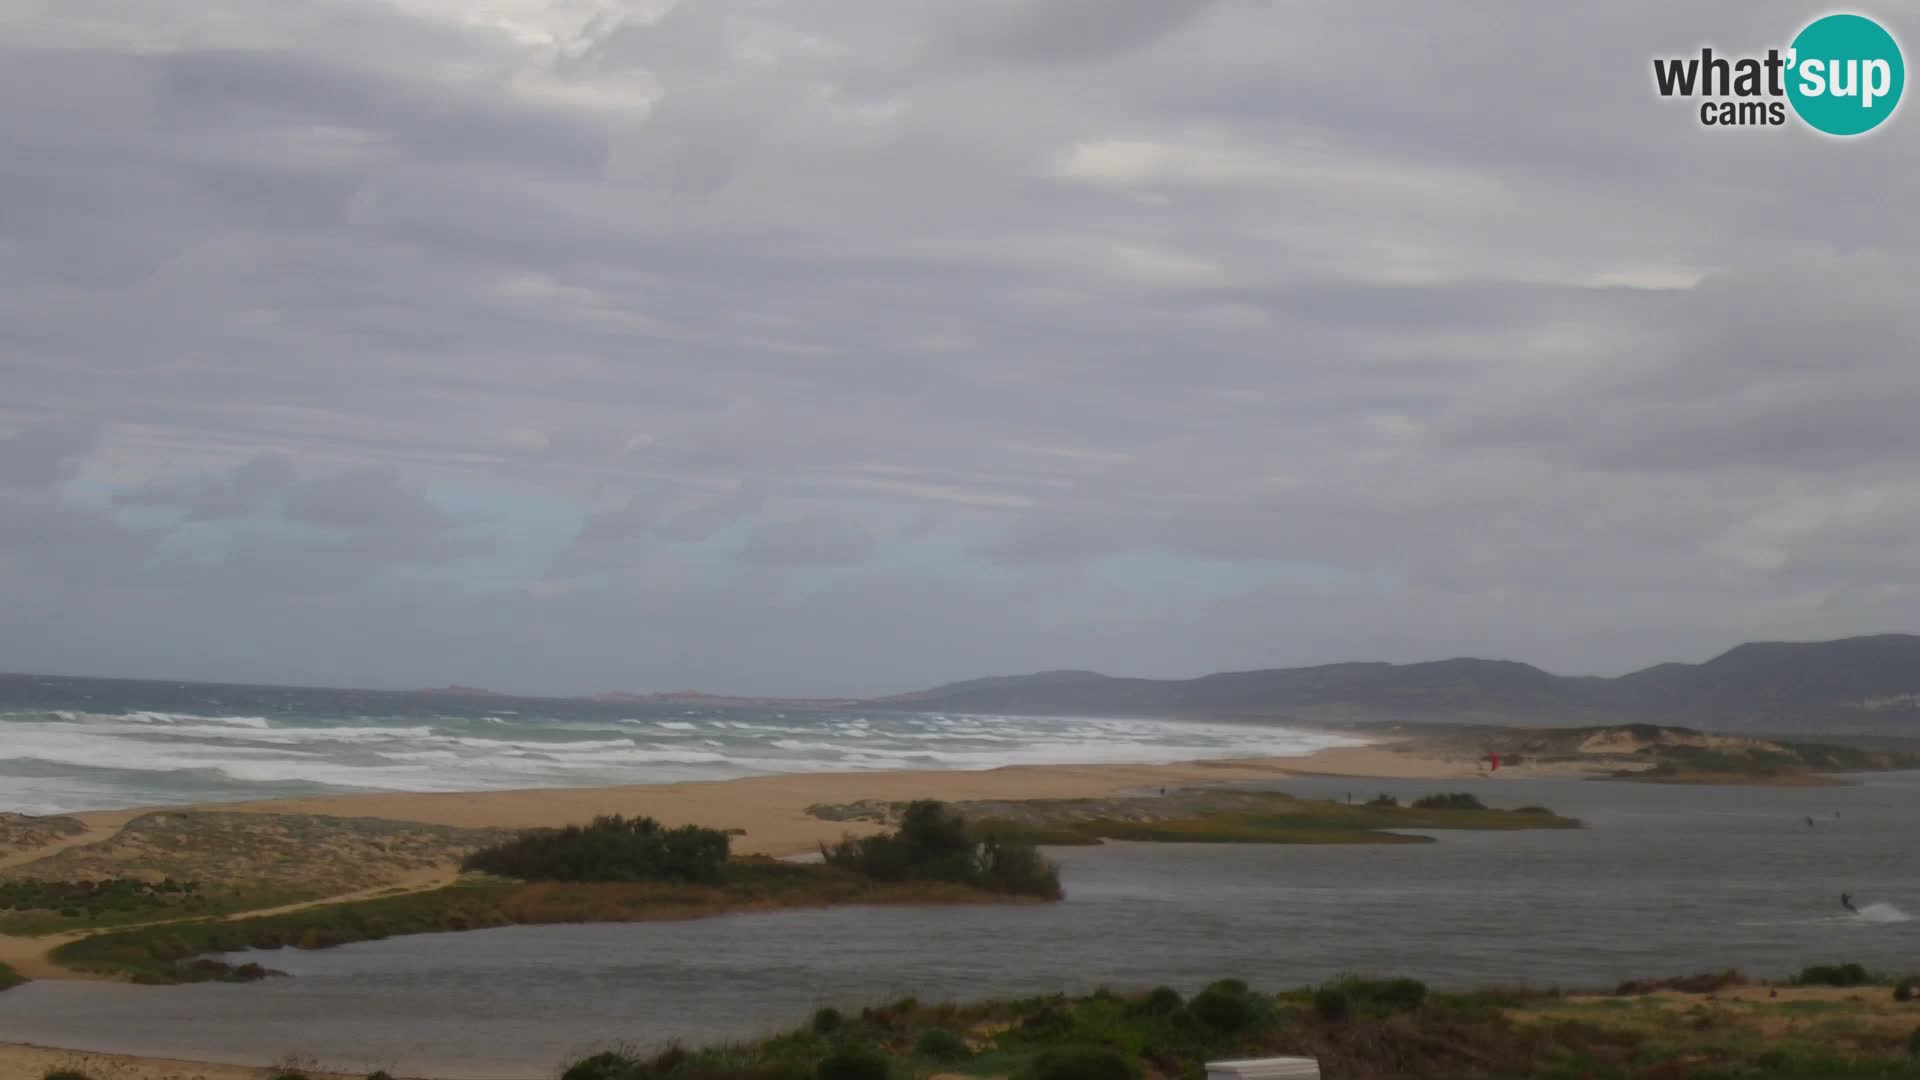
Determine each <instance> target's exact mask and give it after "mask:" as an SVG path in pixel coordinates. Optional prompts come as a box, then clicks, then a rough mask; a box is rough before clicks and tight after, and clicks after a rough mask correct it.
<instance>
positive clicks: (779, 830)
mask: <svg viewBox="0 0 1920 1080" xmlns="http://www.w3.org/2000/svg"><path fill="white" fill-rule="evenodd" d="M1401 745H1402V744H1401V742H1400V741H1399V740H1374V741H1371V742H1369V743H1367V744H1365V745H1361V746H1347V747H1331V748H1326V749H1321V750H1317V751H1314V752H1312V753H1309V754H1303V755H1298V756H1292V757H1260V758H1217V759H1202V760H1198V761H1187V762H1177V763H1170V764H1120V763H1115V764H1079V765H1005V766H1000V767H997V768H991V769H926V770H884V771H882V770H875V771H860V772H817V773H776V774H770V775H765V776H748V777H738V778H734V779H727V780H683V781H672V782H666V783H639V784H623V785H616V786H604V787H548V788H514V789H503V790H491V791H461V792H399V791H395V792H367V793H354V794H340V795H314V796H296V797H292V798H282V799H265V800H249V801H242V802H215V803H191V804H187V803H182V804H174V805H161V806H149V807H140V808H135V809H117V810H83V811H76V812H74V813H72V814H67V815H62V816H66V817H71V818H74V819H75V820H78V821H80V822H81V823H82V824H84V825H85V826H86V830H87V831H86V832H85V833H84V834H82V835H79V836H75V837H72V838H68V839H64V840H62V841H59V842H57V843H56V844H51V845H48V846H46V847H44V848H41V849H37V850H29V851H20V852H10V853H7V854H5V855H0V869H3V868H6V867H9V866H16V865H20V864H22V863H26V862H31V861H34V860H36V859H38V858H41V857H42V856H44V855H47V854H51V853H53V852H54V851H56V850H60V849H62V848H67V847H73V846H78V845H82V844H87V843H92V842H96V841H98V840H100V839H103V838H106V837H108V836H111V835H112V834H113V833H114V832H115V831H116V830H118V829H119V828H121V827H122V826H124V825H125V824H126V823H127V822H129V821H132V820H133V819H135V818H138V817H141V816H143V815H146V814H152V813H165V812H169V811H172V812H181V813H187V812H210V811H211V812H220V813H258V814H300V815H316V816H322V817H340V818H382V819H386V820H391V821H401V822H411V823H418V824H425V825H444V826H452V827H457V828H507V829H530V828H546V827H559V826H563V825H570V824H580V823H583V822H585V821H587V820H589V819H591V818H592V817H594V816H596V815H600V814H615V813H618V814H625V815H628V816H630V817H631V816H635V815H644V816H648V817H652V818H655V819H657V820H658V821H660V822H661V823H662V824H663V825H667V826H669V827H672V826H678V825H689V824H691V825H703V826H707V827H709V828H717V829H739V830H744V832H742V833H740V834H737V835H736V836H735V837H734V845H733V850H734V851H735V852H736V853H737V854H742V855H768V856H772V857H775V858H781V857H786V856H791V855H801V854H806V853H810V852H813V851H815V850H817V849H818V846H819V845H820V844H821V843H831V842H833V841H835V840H838V839H840V837H841V836H842V835H844V834H845V833H848V832H854V833H861V832H867V831H877V830H878V826H874V825H871V824H866V823H861V822H842V821H829V820H825V819H821V818H816V817H813V816H812V815H811V814H809V813H808V808H809V807H812V806H817V805H822V804H835V803H848V802H855V801H861V800H875V801H899V802H904V801H909V800H912V799H938V800H941V801H943V802H966V801H972V800H1008V799H1083V798H1104V797H1110V796H1114V795H1118V794H1124V793H1127V792H1140V791H1152V790H1156V789H1157V788H1160V787H1175V786H1201V785H1217V784H1233V783H1249V782H1259V781H1263V780H1269V781H1270V780H1278V779H1284V778H1286V777H1290V776H1322V777H1324V776H1340V777H1352V778H1354V779H1373V780H1435V781H1441V780H1449V781H1450V780H1476V779H1489V778H1490V777H1489V776H1488V774H1487V773H1486V772H1485V770H1484V769H1481V768H1480V767H1479V763H1478V762H1477V761H1473V760H1467V759H1463V758H1460V757H1457V756H1453V755H1443V754H1438V753H1433V752H1428V751H1411V750H1406V749H1396V747H1398V746H1401ZM1589 775H1593V772H1592V771H1591V770H1584V769H1579V768H1560V767H1541V768H1535V769H1528V768H1525V767H1517V768H1513V769H1502V770H1501V771H1500V772H1499V773H1497V774H1494V775H1493V776H1492V777H1491V778H1492V779H1506V778H1508V777H1509V776H1511V777H1512V778H1514V779H1541V778H1547V777H1584V776H1589Z"/></svg>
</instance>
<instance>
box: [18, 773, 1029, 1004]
mask: <svg viewBox="0 0 1920 1080" xmlns="http://www.w3.org/2000/svg"><path fill="white" fill-rule="evenodd" d="M955 822H956V819H955V818H954V817H953V816H952V814H951V812H950V811H949V810H948V809H947V808H946V807H945V806H943V805H942V804H940V803H933V802H929V803H925V804H921V805H920V809H918V810H917V811H916V812H915V813H914V814H913V815H911V817H910V818H909V820H907V821H905V822H903V824H902V825H901V827H900V828H899V829H898V830H895V831H894V832H889V833H882V834H880V835H877V836H871V837H865V838H860V839H858V840H854V839H849V840H848V841H845V842H843V843H842V844H841V845H838V846H837V847H835V848H834V849H833V850H832V851H831V852H830V853H829V856H828V859H827V861H826V862H825V863H822V864H811V865H810V864H800V863H791V862H782V861H779V860H775V859H769V858H765V857H762V856H748V857H736V856H733V855H732V854H731V852H730V850H729V844H730V837H729V835H728V834H727V833H726V832H725V831H724V830H718V829H706V828H700V827H696V826H683V827H680V828H673V829H669V828H665V827H663V826H661V825H660V824H659V823H658V822H656V821H653V820H652V819H649V818H623V817H602V818H598V819H596V820H594V821H593V822H591V823H589V824H587V825H582V826H573V827H568V828H563V829H534V830H528V831H526V832H524V833H522V834H520V835H518V836H517V837H514V838H511V839H508V840H504V841H502V842H500V843H498V844H494V845H491V846H489V847H485V848H481V849H479V850H478V851H475V852H473V853H471V854H470V855H468V856H467V857H466V859H465V860H464V862H463V866H464V867H465V868H466V869H467V870H468V871H469V873H468V874H466V875H464V876H463V877H462V878H461V879H460V880H458V881H456V882H455V883H454V884H452V885H449V886H446V887H443V888H438V889H431V890H426V891H422V892H414V893H403V894H399V895H393V896H383V897H376V898H373V899H367V900H356V901H351V902H346V903H337V904H323V905H318V906H314V907H308V908H302V909H300V910H297V911H289V912H284V913H281V914H277V915H263V916H254V917H249V918H231V919H196V920H187V921H173V922H164V923H159V924H155V925H149V926H139V927H134V928H130V929H124V930H118V931H113V932H109V933H102V934H95V935H93V936H90V937H86V938H82V939H80V940H78V941H72V942H68V943H66V944H64V945H62V946H60V947H58V948H56V949H54V950H53V952H52V953H51V954H50V956H51V958H52V959H53V961H54V962H55V963H58V964H61V965H63V966H65V967H69V968H73V969H75V970H79V971H88V972H96V973H101V974H111V975H119V976H124V977H128V978H131V979H133V980H135V981H138V982H150V983H170V982H190V981H206V980H245V979H253V978H263V977H266V976H268V975H270V974H272V972H271V971H269V970H267V969H266V968H264V967H262V966H261V965H259V964H252V963H250V964H243V965H240V966H238V967H235V966H231V965H229V964H227V963H226V962H224V961H221V960H218V959H214V958H211V956H210V954H219V953H232V952H239V951H243V950H248V949H278V948H285V947H293V948H302V949H320V948H328V947H332V946H336V945H343V944H346V943H349V942H354V941H370V940H379V939H382V938H387V937H393V936H397V935H402V934H424V933H442V932H451V931H461V930H476V929H485V928H489V927H499V926H513V925H536V924H547V923H573V922H642V921H658V920H668V919H693V918H701V917H705V916H712V915H723V914H732V913H739V912H752V911H774V910H781V909H787V908H805V907H826V906H835V905H845V904H952V903H986V902H1007V901H1023V900H1055V899H1059V898H1060V896H1061V895H1062V893H1061V890H1060V882H1059V877H1058V875H1057V873H1056V872H1055V870H1054V868H1053V866H1052V865H1051V864H1050V863H1048V862H1046V861H1045V860H1044V859H1042V858H1040V856H1039V854H1038V852H1037V851H1036V850H1035V849H1034V848H1033V847H1032V846H1031V845H1030V844H1027V843H1025V842H1023V841H1021V840H1018V839H1005V840H993V841H986V842H979V843H975V842H974V841H973V840H972V839H971V838H970V836H969V834H968V833H967V831H966V830H965V829H964V828H959V829H957V831H956V825H955Z"/></svg>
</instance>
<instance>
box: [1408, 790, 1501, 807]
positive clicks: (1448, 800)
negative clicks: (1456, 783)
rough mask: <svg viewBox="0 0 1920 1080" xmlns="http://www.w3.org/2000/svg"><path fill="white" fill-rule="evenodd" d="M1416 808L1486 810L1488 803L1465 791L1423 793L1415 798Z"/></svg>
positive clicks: (1414, 805)
mask: <svg viewBox="0 0 1920 1080" xmlns="http://www.w3.org/2000/svg"><path fill="white" fill-rule="evenodd" d="M1413 808H1414V809H1415V810H1485V809H1486V808H1487V805H1486V804H1485V803H1483V802H1481V801H1480V800H1479V798H1478V797H1476V796H1474V795H1470V794H1468V793H1467V792H1464V791H1453V792H1448V793H1447V794H1445V795H1422V796H1420V797H1419V798H1417V799H1415V800H1413Z"/></svg>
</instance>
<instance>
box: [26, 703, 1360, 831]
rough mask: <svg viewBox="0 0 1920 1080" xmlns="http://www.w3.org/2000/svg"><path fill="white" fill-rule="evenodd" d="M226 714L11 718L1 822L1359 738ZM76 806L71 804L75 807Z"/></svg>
mask: <svg viewBox="0 0 1920 1080" xmlns="http://www.w3.org/2000/svg"><path fill="white" fill-rule="evenodd" d="M668 715H670V716H672V717H673V719H653V718H648V717H646V716H644V715H642V716H638V717H635V716H628V717H620V718H602V717H598V716H595V715H593V714H591V713H584V714H583V713H575V714H571V715H565V716H555V717H546V718H543V717H539V716H529V717H525V718H521V719H511V720H510V719H507V718H506V717H505V716H503V714H502V713H501V712H500V711H499V710H493V711H492V712H490V713H488V714H485V715H471V716H461V715H442V716H435V717H419V716H413V717H406V718H399V719H395V720H392V721H390V722H383V718H381V717H378V716H363V715H357V714H355V715H339V716H297V717H296V716H287V717H281V716H275V717H271V718H269V717H264V716H224V715H218V714H216V713H215V712H213V711H212V710H209V711H208V712H205V713H197V712H185V711H160V710H139V711H128V712H125V713H107V712H100V713H91V712H78V711H70V710H62V711H41V712H13V713H0V809H15V810H31V811H34V812H46V811H49V810H73V809H84V808H88V807H97V806H110V805H148V804H153V803H159V802H197V801H206V800H209V799H212V798H240V797H246V796H248V795H270V794H277V793H281V792H283V791H288V790H313V789H315V788H322V789H342V790H369V789H372V790H395V791H460V790H487V789H498V788H522V787H541V786H583V785H594V784H615V783H641V782H649V781H666V780H684V779H721V778H727V777H734V776H743V775H751V774H756V773H779V772H799V773H808V772H826V771H870V770H883V769H902V768H924V769H984V768H993V767H996V766H1001V765H1020V764H1027V765H1045V764H1071V763H1082V762H1087V763H1098V762H1119V763H1142V764H1144V763H1161V762H1173V761H1185V760H1193V759H1199V758H1209V757H1250V756H1287V755H1297V754H1306V753H1311V752H1312V751H1314V750H1316V749H1320V748H1322V747H1327V746H1338V745H1346V744H1351V743H1353V742H1355V741H1357V740H1352V739H1346V738H1342V737H1338V736H1329V735H1320V734H1313V733H1307V732H1301V731H1295V730H1291V729H1286V728H1272V727H1256V726H1251V725H1246V726H1241V725H1228V724H1190V723H1173V722H1159V721H1152V720H1139V719H1120V718H1110V719H1100V718H1037V717H1021V716H1006V717H990V716H977V715H958V714H955V715H940V714H919V715H916V714H887V713H879V714H847V713H840V714H833V713H822V714H818V715H814V716H806V715H802V714H793V713H788V714H772V713H768V714H762V715H761V716H759V717H755V716H754V715H753V714H751V713H746V712H737V711H729V712H725V713H713V712H701V711H699V710H676V711H675V712H674V713H672V714H668ZM63 792H65V793H67V794H62V793H63Z"/></svg>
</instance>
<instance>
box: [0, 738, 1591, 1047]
mask: <svg viewBox="0 0 1920 1080" xmlns="http://www.w3.org/2000/svg"><path fill="white" fill-rule="evenodd" d="M1609 775H1611V771H1610V770H1607V769H1605V768H1604V767H1599V766H1583V764H1582V763H1561V764H1551V765H1533V766H1529V765H1521V766H1511V767H1503V768H1502V769H1501V770H1500V771H1499V772H1498V773H1495V774H1488V773H1487V772H1486V771H1485V769H1484V767H1483V766H1482V765H1481V764H1480V762H1479V761H1478V760H1477V759H1475V758H1472V757H1470V756H1468V755H1466V754H1464V753H1457V752H1456V753H1447V752H1446V751H1444V750H1439V749H1435V748H1433V747H1431V746H1419V745H1418V744H1410V743H1409V742H1407V741H1405V740H1400V739H1393V738H1388V739H1376V740H1373V741H1371V742H1370V743H1368V744H1366V745H1362V746H1350V747H1335V748H1328V749H1323V750H1319V751H1315V752H1313V753H1310V754H1304V755H1297V756H1291V757H1269V758H1253V759H1213V760H1202V761H1190V762H1183V763H1174V764H1154V765H1141V764H1097V765H1021V766H1004V767H1000V768H994V769H985V770H968V771H961V770H926V771H887V772H880V771H874V772H846V773H799V774H780V775H772V776H759V777H747V778H741V779H733V780H713V781H684V782H676V783H666V784H634V785H623V786H618V787H600V788H571V789H569V788H558V789H555V788H537V789H520V790H511V791H483V792H459V793H400V792H391V793H368V794H349V795H334V796H320V797H304V798H294V799H282V800H266V801H251V802H239V803H214V804H199V805H192V806H188V805H179V806H159V807H151V808H143V809H123V810H103V811H89V812H81V813H76V814H73V815H69V816H71V817H74V818H76V819H78V820H80V821H81V822H83V823H84V824H85V825H86V832H85V833H84V834H81V835H78V836H74V837H66V838H62V839H61V840H58V841H55V842H53V843H51V844H48V845H47V846H46V847H45V848H43V849H41V850H40V851H38V852H31V851H30V852H9V853H7V854H6V855H4V856H0V865H13V864H18V863H20V862H25V861H30V860H31V859H33V858H36V857H38V856H40V855H44V854H46V853H49V852H52V851H54V850H57V849H60V848H68V847H72V846H77V845H82V844H87V843H93V842H98V841H100V840H103V839H107V838H110V837H112V836H113V835H114V834H115V833H116V832H117V831H118V830H119V829H120V828H121V827H122V826H124V825H125V824H126V823H127V822H129V821H131V820H134V819H136V818H138V817H140V816H141V815H143V814H147V813H153V812H167V811H220V812H228V813H260V814H306V815H319V816H327V817H382V818H389V819H393V820H400V821H412V822H421V823H428V824H444V825H451V826H460V827H511V828H528V827H542V826H553V825H563V824H571V823H578V822H581V821H584V820H586V819H587V818H589V817H591V816H593V815H595V814H601V813H624V814H628V815H636V814H639V815H648V816H653V817H655V818H657V819H659V820H660V821H662V822H663V823H664V824H667V825H669V826H672V825H678V824H700V825H706V826H708V827H714V828H742V829H745V830H746V833H745V835H741V836H736V837H735V838H734V841H735V850H736V851H739V852H740V853H742V854H764V855H770V856H774V857H787V856H794V855H806V854H810V853H812V852H814V851H815V850H817V845H818V844H819V843H821V842H831V841H833V840H837V839H839V838H840V837H841V836H842V835H845V834H846V833H849V832H851V833H856V834H858V833H866V832H872V831H878V829H879V828H880V826H878V825H874V824H871V823H865V822H856V821H836V820H828V819H823V818H815V817H813V816H811V814H809V813H808V808H809V807H811V806H815V805H819V804H832V803H845V802H851V801H856V800H860V799H873V800H882V801H904V800H910V799H914V798H936V799H941V800H943V801H951V802H962V801H969V800H976V799H978V800H991V799H1049V798H1060V799H1078V798H1100V797H1108V796H1114V795H1124V794H1139V793H1142V792H1151V791H1153V790H1155V789H1156V788H1158V787H1160V786H1165V787H1168V788H1173V787H1175V786H1210V785H1227V784H1236V783H1248V782H1256V783H1257V782H1261V781H1267V782H1272V781H1279V780H1284V779H1287V778H1289V777H1344V778H1352V779H1355V780H1360V781H1364V780H1400V781H1432V782H1436V783H1448V784H1452V783H1457V782H1460V781H1475V780H1489V779H1508V778H1511V779H1517V780H1527V779H1584V778H1595V777H1604V776H1609ZM1471 790H1475V791H1484V790H1489V789H1482V788H1479V787H1477V786H1475V787H1473V788H1472V789H1471ZM1491 790H1497V789H1491ZM1355 794H1356V796H1357V795H1360V790H1359V787H1358V785H1356V790H1355ZM337 899H339V898H338V897H332V898H328V899H325V900H321V901H317V903H330V902H334V901H335V900H337ZM13 940H14V941H15V942H16V943H19V942H32V943H34V944H35V945H38V946H44V945H47V944H51V942H50V941H49V940H48V939H45V938H42V939H13ZM0 944H5V942H4V941H0ZM0 959H5V957H0ZM34 974H36V975H37V976H38V977H41V978H45V977H47V974H43V973H39V972H35V973H34ZM55 977H56V978H61V977H62V976H59V975H56V976H55ZM64 977H65V978H72V977H74V976H73V973H66V974H65V976H64ZM3 1000H4V998H3V997H0V1001H3ZM78 1062H85V1063H86V1065H85V1066H83V1067H82V1068H81V1070H80V1071H82V1072H85V1073H87V1075H89V1076H90V1077H91V1078H92V1080H189V1078H191V1080H262V1078H264V1077H267V1076H270V1075H273V1073H274V1071H275V1070H274V1069H273V1068H272V1067H271V1066H269V1065H244V1064H238V1063H221V1062H217V1061H215V1062H202V1061H191V1060H181V1059H177V1058H173V1057H166V1056H147V1055H139V1054H126V1053H106V1052H97V1051H88V1050H73V1049H62V1048H55V1047H48V1046H37V1045H32V1044H27V1043H11V1042H4V1041H0V1080H41V1077H42V1075H43V1074H44V1073H45V1072H46V1071H47V1070H48V1069H50V1068H57V1067H65V1066H68V1065H72V1064H75V1063H78ZM308 1075H309V1076H310V1077H312V1080H329V1077H328V1076H327V1075H326V1074H322V1073H319V1072H310V1073H308Z"/></svg>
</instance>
